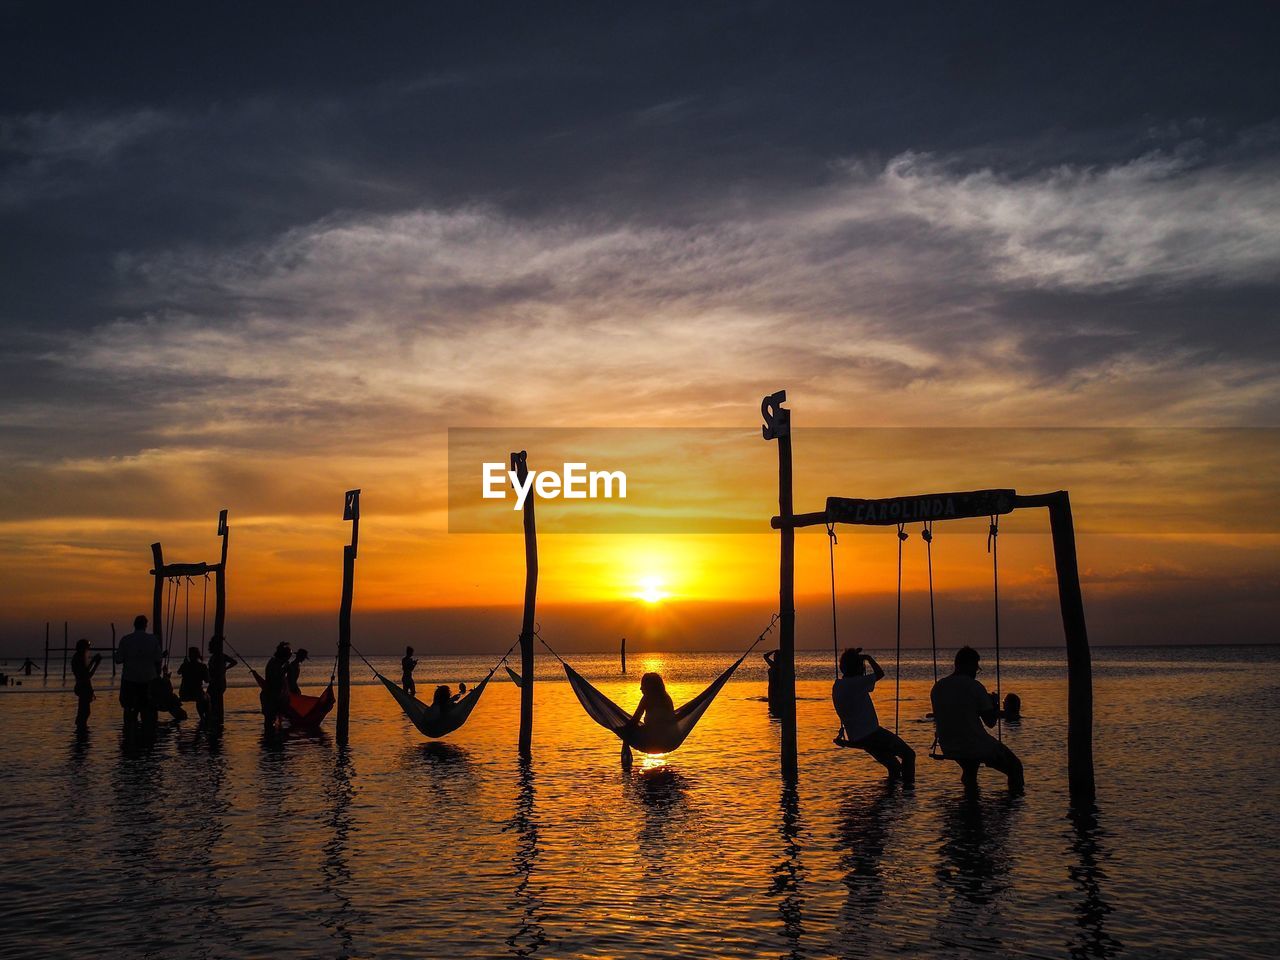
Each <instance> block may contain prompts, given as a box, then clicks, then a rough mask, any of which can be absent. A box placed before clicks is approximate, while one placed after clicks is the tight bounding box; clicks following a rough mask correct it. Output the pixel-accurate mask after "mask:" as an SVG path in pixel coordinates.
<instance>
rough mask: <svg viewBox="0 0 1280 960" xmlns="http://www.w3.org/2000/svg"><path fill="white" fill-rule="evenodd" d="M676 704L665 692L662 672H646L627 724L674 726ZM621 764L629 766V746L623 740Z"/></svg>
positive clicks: (634, 725)
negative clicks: (637, 700)
mask: <svg viewBox="0 0 1280 960" xmlns="http://www.w3.org/2000/svg"><path fill="white" fill-rule="evenodd" d="M675 723H676V705H675V704H674V703H672V701H671V694H669V693H667V685H666V684H665V683H663V682H662V674H660V673H652V672H650V673H646V674H645V675H644V676H642V677H641V678H640V702H639V703H638V704H636V712H635V713H633V714H632V715H631V719H630V720H629V721H628V725H629V726H631V727H640V726H645V727H650V726H673V727H674V726H675ZM622 765H623V766H624V767H630V766H631V746H630V745H629V744H628V743H627V742H626V741H625V740H624V741H623V743H622Z"/></svg>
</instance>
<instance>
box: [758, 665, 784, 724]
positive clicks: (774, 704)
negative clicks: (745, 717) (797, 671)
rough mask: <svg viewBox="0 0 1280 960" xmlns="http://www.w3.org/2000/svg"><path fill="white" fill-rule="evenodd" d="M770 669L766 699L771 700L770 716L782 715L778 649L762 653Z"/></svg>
mask: <svg viewBox="0 0 1280 960" xmlns="http://www.w3.org/2000/svg"><path fill="white" fill-rule="evenodd" d="M762 659H763V660H764V662H765V664H766V666H767V668H768V671H769V675H768V687H767V688H766V693H765V699H766V700H768V701H769V716H771V717H780V716H782V714H781V712H780V711H779V710H778V687H779V679H778V678H779V673H778V651H777V650H770V651H769V652H768V653H765V654H762Z"/></svg>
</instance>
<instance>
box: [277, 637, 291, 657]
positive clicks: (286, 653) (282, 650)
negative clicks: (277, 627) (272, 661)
mask: <svg viewBox="0 0 1280 960" xmlns="http://www.w3.org/2000/svg"><path fill="white" fill-rule="evenodd" d="M291 656H293V647H291V646H290V645H289V641H287V640H281V641H280V642H279V643H277V644H276V659H277V660H288V659H289V658H290V657H291Z"/></svg>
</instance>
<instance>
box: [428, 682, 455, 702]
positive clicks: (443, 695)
mask: <svg viewBox="0 0 1280 960" xmlns="http://www.w3.org/2000/svg"><path fill="white" fill-rule="evenodd" d="M452 697H453V691H452V690H450V689H449V688H448V687H446V686H445V685H444V684H441V685H440V686H438V687H436V692H435V696H433V697H432V698H431V703H432V705H433V706H440V705H442V704H446V703H448V702H449V701H450V699H451V698H452Z"/></svg>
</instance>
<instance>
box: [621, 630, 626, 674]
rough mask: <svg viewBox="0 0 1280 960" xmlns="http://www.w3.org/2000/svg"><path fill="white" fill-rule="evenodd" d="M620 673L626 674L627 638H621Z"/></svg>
mask: <svg viewBox="0 0 1280 960" xmlns="http://www.w3.org/2000/svg"><path fill="white" fill-rule="evenodd" d="M622 672H623V673H626V672H627V638H626V637H623V638H622Z"/></svg>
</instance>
